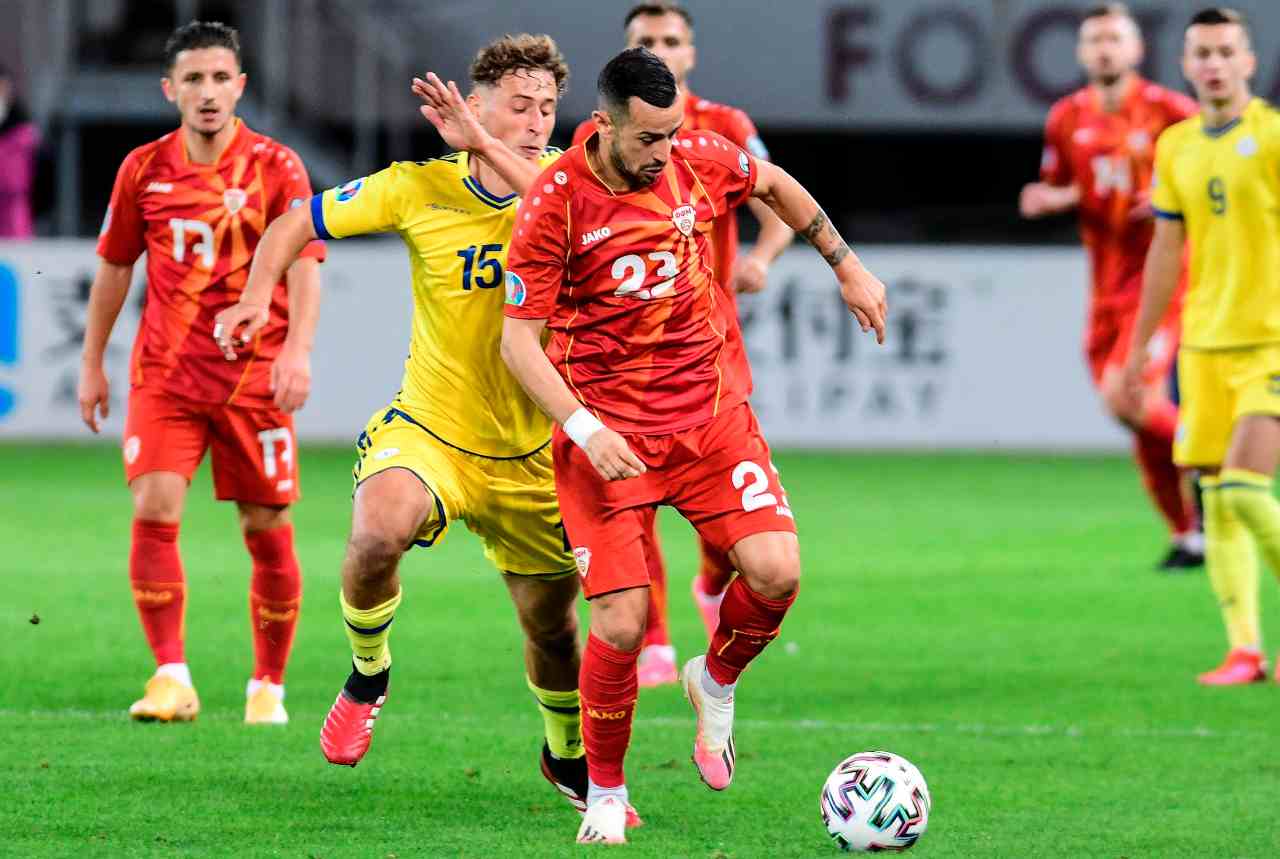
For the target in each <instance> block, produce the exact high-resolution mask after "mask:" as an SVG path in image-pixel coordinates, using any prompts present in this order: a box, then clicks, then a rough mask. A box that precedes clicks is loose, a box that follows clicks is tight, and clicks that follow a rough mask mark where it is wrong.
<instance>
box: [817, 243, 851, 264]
mask: <svg viewBox="0 0 1280 859" xmlns="http://www.w3.org/2000/svg"><path fill="white" fill-rule="evenodd" d="M850 253H852V251H850V250H849V246H848V245H847V244H845V243H844V242H840V247H838V248H836V249H835V250H833V251H832V252H831V253H827V254H823V255H822V258H823V259H824V260H826V261H827V265H829V266H831V267H832V268H835V267H836V266H838V265H840V261H841V260H842V259H844V258H845V257H847V256H848V255H849V254H850Z"/></svg>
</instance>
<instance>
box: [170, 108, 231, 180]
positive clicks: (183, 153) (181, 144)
mask: <svg viewBox="0 0 1280 859" xmlns="http://www.w3.org/2000/svg"><path fill="white" fill-rule="evenodd" d="M231 121H232V122H234V123H235V124H236V125H235V128H236V131H235V134H233V135H232V136H231V142H230V143H228V144H227V148H226V149H224V150H222V154H221V155H219V156H218V160H217V161H215V162H213V163H212V164H196V163H195V162H193V161H192V160H191V157H190V156H189V155H187V141H186V138H185V137H184V136H183V133H182V128H181V127H179V128H178V130H177V131H175V132H174V133H173V140H174V146H176V147H177V148H178V163H180V164H184V165H186V166H187V167H195V168H196V169H198V170H217V169H218V168H220V167H221V166H222V164H223V162H225V161H226V160H227V159H228V158H231V157H233V156H235V154H236V153H237V152H238V151H239V150H240V147H241V145H242V144H243V143H244V141H245V139H246V137H247V136H248V130H249V127H248V126H247V125H245V124H244V120H242V119H241V118H240V117H238V116H234V117H232V118H231Z"/></svg>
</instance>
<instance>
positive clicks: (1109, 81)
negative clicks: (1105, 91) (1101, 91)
mask: <svg viewBox="0 0 1280 859" xmlns="http://www.w3.org/2000/svg"><path fill="white" fill-rule="evenodd" d="M1122 77H1124V75H1122V74H1120V73H1119V72H1113V73H1111V74H1106V75H1099V76H1098V83H1099V85H1101V86H1104V87H1110V86H1115V85H1116V83H1117V82H1118V81H1119V80H1120V78H1122Z"/></svg>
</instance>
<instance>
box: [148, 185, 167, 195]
mask: <svg viewBox="0 0 1280 859" xmlns="http://www.w3.org/2000/svg"><path fill="white" fill-rule="evenodd" d="M147 191H155V192H156V193H157V194H172V193H173V183H172V182H152V183H151V184H150V185H148V186H147Z"/></svg>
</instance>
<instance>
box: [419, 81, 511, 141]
mask: <svg viewBox="0 0 1280 859" xmlns="http://www.w3.org/2000/svg"><path fill="white" fill-rule="evenodd" d="M411 88H412V90H413V94H414V95H416V96H417V97H418V98H420V99H422V106H421V107H419V108H418V110H419V111H420V112H421V113H422V115H423V116H424V117H426V119H427V121H428V122H430V123H431V124H432V125H433V126H435V129H436V131H438V132H439V133H440V137H441V138H443V140H444V142H445V143H446V144H447V145H448V146H450V147H451V148H453V149H458V150H466V151H468V152H477V151H479V150H481V149H483V148H484V147H485V146H486V145H487V144H489V143H490V142H492V139H493V138H492V136H491V135H490V134H489V132H488V131H485V129H484V126H482V125H481V124H480V120H479V119H477V118H476V115H475V114H474V113H472V112H471V108H470V107H468V106H467V100H466V99H465V98H463V97H462V93H461V92H460V91H459V90H458V85H457V84H455V83H454V82H453V81H449V83H448V84H445V83H444V81H442V80H440V78H439V77H437V76H436V74H435V72H427V75H426V77H425V78H414V79H413V85H412V87H411Z"/></svg>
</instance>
